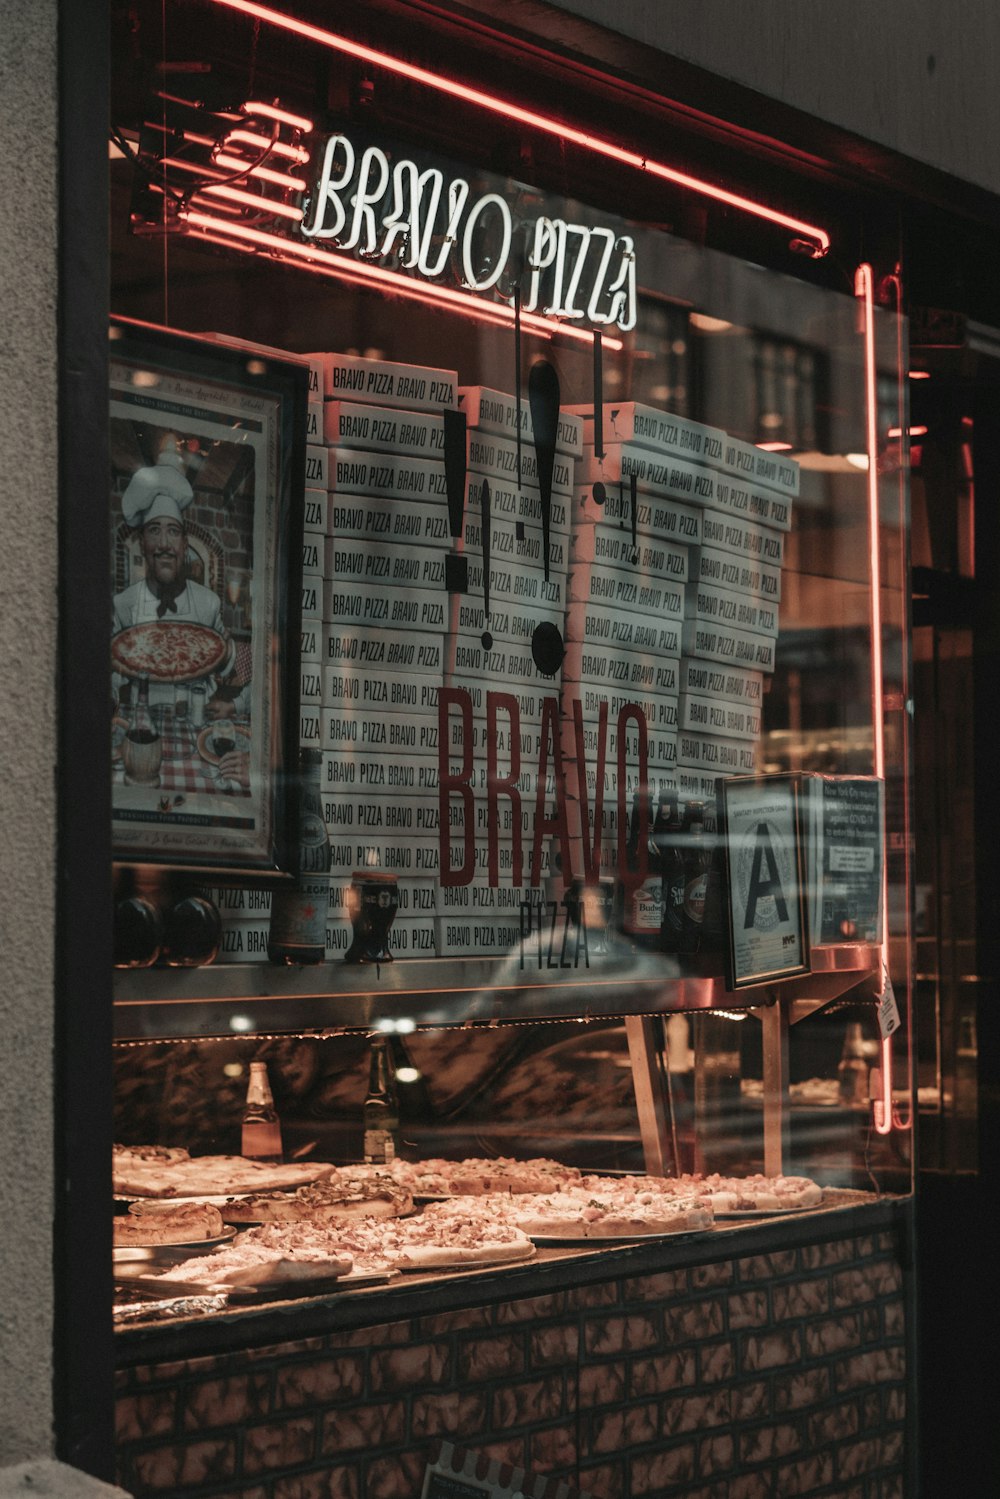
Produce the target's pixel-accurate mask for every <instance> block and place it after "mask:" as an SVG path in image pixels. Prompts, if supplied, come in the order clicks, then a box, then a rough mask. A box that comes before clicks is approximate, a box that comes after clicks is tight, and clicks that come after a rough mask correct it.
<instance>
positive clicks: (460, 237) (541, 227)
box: [301, 134, 636, 332]
mask: <svg viewBox="0 0 1000 1499" xmlns="http://www.w3.org/2000/svg"><path fill="white" fill-rule="evenodd" d="M301 233H302V234H303V235H304V236H305V237H306V238H307V239H311V240H329V241H332V242H333V244H334V245H335V247H336V248H337V249H338V250H340V251H342V252H344V253H346V254H350V255H352V256H354V257H356V258H358V259H360V260H364V261H380V262H383V263H385V262H389V263H390V264H392V263H395V264H396V265H397V266H398V268H399V270H401V271H403V272H409V273H411V274H415V275H417V276H420V277H422V278H424V279H425V280H427V281H431V282H434V281H439V280H442V279H448V280H451V281H452V282H458V283H459V284H460V285H461V286H463V287H464V288H465V289H466V290H467V291H471V292H475V293H479V294H486V293H492V294H493V296H494V297H495V298H497V299H499V300H502V301H504V302H507V303H510V302H512V300H513V288H514V286H515V285H516V284H518V283H519V282H520V281H521V278H522V275H523V274H524V273H525V272H526V273H527V287H526V291H525V295H524V298H523V302H522V306H523V309H524V311H525V312H529V313H531V312H541V313H542V314H543V315H545V316H548V317H553V318H560V319H562V318H568V319H580V320H582V319H586V321H587V322H589V323H591V324H594V325H596V326H605V327H616V328H618V329H620V330H621V331H622V332H627V331H628V330H629V329H630V328H634V327H635V322H636V296H635V287H636V281H635V242H634V240H633V239H632V236H631V235H629V234H625V233H619V232H617V231H616V230H615V229H611V228H608V227H606V226H604V225H594V226H590V225H587V224H578V223H569V222H567V221H566V220H565V219H562V218H550V217H548V216H546V215H544V214H540V215H538V216H537V217H535V218H533V219H519V218H517V217H516V216H515V211H514V209H513V208H512V206H511V204H510V203H509V202H508V199H507V196H506V195H505V194H503V193H500V192H496V191H488V192H481V193H479V194H478V195H477V194H475V193H474V192H473V190H472V187H471V185H470V183H469V182H468V181H467V180H466V178H464V177H459V176H453V177H451V178H450V179H446V177H445V173H444V172H443V171H442V169H441V168H440V167H439V166H436V165H430V166H421V165H420V164H418V162H416V161H414V160H413V159H411V158H409V157H397V158H396V159H395V160H392V159H391V158H390V156H389V155H388V154H387V153H386V152H385V151H384V150H383V149H382V148H381V146H377V145H366V146H365V147H363V148H362V149H357V148H356V147H355V145H354V143H353V142H352V141H351V140H350V139H349V138H348V137H347V136H346V135H343V134H337V135H331V136H330V137H329V138H328V140H327V142H326V145H325V148H324V151H323V159H322V164H321V166H320V168H319V173H318V177H317V182H316V188H315V192H314V194H313V195H312V202H311V211H310V212H309V214H308V215H307V216H306V218H305V219H304V221H303V223H302V225H301Z"/></svg>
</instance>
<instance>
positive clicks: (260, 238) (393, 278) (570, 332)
mask: <svg viewBox="0 0 1000 1499" xmlns="http://www.w3.org/2000/svg"><path fill="white" fill-rule="evenodd" d="M205 191H206V192H208V191H211V189H209V188H206V189H205ZM254 203H255V205H256V206H257V207H260V208H267V207H269V206H271V205H269V202H268V200H267V199H266V198H256V199H254ZM182 217H183V220H184V223H185V224H186V225H187V226H188V228H189V230H190V232H191V233H192V234H194V235H196V236H198V237H200V238H202V239H211V240H212V241H213V243H217V244H218V243H221V242H222V241H221V240H220V238H219V237H220V236H222V235H224V236H225V237H226V238H225V242H226V243H227V244H228V245H229V247H230V248H233V247H234V240H235V241H239V242H241V244H242V245H244V246H248V245H249V246H256V247H258V248H259V249H262V250H274V251H275V252H276V253H277V254H278V255H280V256H282V257H286V258H288V259H293V260H296V261H298V262H299V263H301V264H302V265H304V266H305V267H306V268H307V269H308V270H312V271H316V272H318V273H319V274H320V275H324V276H333V277H335V278H337V279H338V280H342V281H353V282H355V283H357V284H360V285H362V286H368V287H372V286H381V287H383V288H384V289H385V290H386V291H390V292H394V293H398V294H399V295H400V296H404V297H409V298H411V299H412V300H413V301H417V302H425V303H427V304H428V305H429V306H431V307H438V308H440V307H442V306H443V307H447V308H450V309H451V310H452V311H455V312H462V313H465V314H466V315H467V316H469V317H473V318H476V319H478V320H480V321H482V322H488V323H501V324H503V325H504V326H505V327H512V326H513V324H514V309H513V307H510V306H508V305H507V303H506V302H485V301H481V300H480V299H479V298H478V297H473V296H469V295H468V294H467V293H466V292H461V291H457V290H455V289H454V288H452V287H450V286H424V285H423V284H422V283H421V282H419V281H413V280H411V279H410V277H408V276H400V275H399V274H398V273H397V272H396V271H387V270H385V269H384V268H383V267H382V266H377V265H366V264H365V263H364V262H362V261H353V260H345V259H343V258H341V257H340V256H336V255H330V254H328V253H327V252H326V251H325V250H319V249H316V248H314V247H313V246H311V245H300V244H298V243H296V241H295V240H289V239H283V238H282V237H281V236H280V235H278V234H269V233H268V232H267V230H265V229H256V228H253V227H252V226H250V225H249V224H240V223H231V222H229V221H228V220H226V219H218V218H214V217H213V216H212V215H210V214H207V213H200V212H195V211H194V210H190V211H188V212H187V213H184V214H183V215H182ZM521 326H522V328H524V329H525V330H526V331H527V332H530V333H537V334H539V335H541V336H543V337H545V338H551V337H552V336H553V335H554V334H562V335H563V337H565V338H572V339H577V340H578V341H580V342H581V343H585V344H587V345H590V344H592V343H593V340H594V335H593V333H592V332H591V331H590V330H589V329H583V328H574V327H573V326H572V324H569V323H561V322H559V321H557V320H556V319H555V318H546V317H539V316H537V314H535V313H533V312H522V313H521ZM604 347H605V348H606V349H615V350H618V349H621V348H622V341H621V339H620V338H609V337H607V336H606V335H605V336H604Z"/></svg>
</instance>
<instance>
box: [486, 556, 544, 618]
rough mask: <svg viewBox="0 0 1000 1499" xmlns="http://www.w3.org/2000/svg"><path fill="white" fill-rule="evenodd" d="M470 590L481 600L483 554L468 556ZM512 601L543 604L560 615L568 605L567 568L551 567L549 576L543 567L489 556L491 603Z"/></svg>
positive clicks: (527, 605)
mask: <svg viewBox="0 0 1000 1499" xmlns="http://www.w3.org/2000/svg"><path fill="white" fill-rule="evenodd" d="M468 563H469V587H468V593H469V594H471V595H472V597H473V598H475V599H478V600H480V601H481V600H482V599H483V597H484V595H483V581H484V577H485V570H484V567H483V561H482V558H481V557H476V556H475V555H473V556H471V557H469V559H468ZM494 604H501V605H502V604H510V605H514V606H517V607H519V608H521V609H524V608H532V609H533V608H536V607H538V608H541V609H545V610H547V611H550V612H551V611H555V613H556V614H557V615H559V614H560V613H561V611H562V610H563V609H564V608H565V606H566V572H565V569H563V570H562V571H559V570H558V569H556V568H550V569H549V576H548V579H546V578H545V576H544V574H543V571H542V568H541V567H540V566H539V567H534V568H530V569H529V568H527V567H525V566H523V565H522V564H521V563H519V562H517V561H513V562H510V561H508V562H500V561H497V559H496V558H495V557H492V556H491V558H490V607H491V608H492V607H493V605H494Z"/></svg>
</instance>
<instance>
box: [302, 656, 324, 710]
mask: <svg viewBox="0 0 1000 1499" xmlns="http://www.w3.org/2000/svg"><path fill="white" fill-rule="evenodd" d="M322 701H323V669H322V667H320V666H318V665H317V664H316V662H315V661H303V662H302V663H301V664H300V667H299V702H300V703H301V704H302V705H303V707H305V706H307V705H308V706H311V707H319V705H320V703H321V702H322Z"/></svg>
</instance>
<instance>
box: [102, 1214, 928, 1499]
mask: <svg viewBox="0 0 1000 1499" xmlns="http://www.w3.org/2000/svg"><path fill="white" fill-rule="evenodd" d="M897 1251H898V1234H897V1232H896V1230H895V1229H885V1228H882V1229H878V1230H875V1231H873V1232H871V1233H856V1232H855V1233H852V1234H851V1235H849V1236H846V1237H843V1238H836V1237H833V1238H828V1239H827V1240H826V1241H825V1242H813V1243H799V1244H795V1245H792V1246H790V1247H788V1248H785V1249H781V1250H776V1251H773V1252H769V1253H750V1254H746V1255H740V1256H736V1255H734V1256H733V1257H732V1258H728V1259H723V1260H720V1261H717V1262H715V1263H711V1264H701V1265H697V1264H695V1265H688V1266H682V1267H678V1268H674V1269H669V1270H661V1271H656V1270H654V1271H649V1272H645V1271H644V1273H641V1274H635V1275H629V1274H620V1275H619V1276H618V1277H617V1278H614V1279H608V1280H604V1281H598V1282H596V1283H592V1284H587V1285H577V1286H566V1287H565V1288H563V1289H557V1290H551V1291H547V1292H546V1293H545V1294H542V1295H535V1296H529V1297H526V1298H524V1299H520V1300H508V1301H499V1302H496V1303H495V1304H493V1305H490V1306H472V1307H457V1308H455V1309H453V1310H442V1311H437V1312H433V1313H430V1314H421V1315H414V1316H412V1317H405V1318H403V1319H401V1320H395V1321H392V1322H385V1323H382V1324H380V1325H377V1326H371V1327H361V1328H354V1329H350V1330H339V1331H330V1332H325V1333H322V1334H318V1335H316V1336H311V1337H304V1338H298V1339H296V1340H289V1341H282V1342H270V1343H269V1344H268V1346H264V1347H259V1348H253V1349H251V1350H249V1351H248V1350H245V1349H239V1350H236V1351H231V1352H222V1353H217V1354H212V1355H207V1356H203V1357H194V1358H188V1359H184V1360H182V1361H175V1362H160V1363H145V1364H137V1365H135V1366H133V1367H130V1368H127V1369H122V1370H121V1371H120V1374H119V1393H118V1440H119V1481H120V1482H121V1483H122V1485H123V1486H124V1487H125V1488H127V1489H129V1490H130V1491H131V1492H132V1493H133V1494H135V1495H137V1496H141V1495H160V1496H163V1495H178V1496H191V1499H195V1496H198V1499H202V1496H204V1499H208V1496H213V1499H223V1496H225V1499H416V1496H418V1495H419V1493H420V1486H421V1480H422V1476H423V1471H424V1464H425V1462H426V1461H427V1460H428V1455H429V1451H430V1446H431V1443H432V1441H433V1439H434V1438H435V1437H445V1438H447V1439H449V1440H452V1441H454V1442H456V1443H458V1444H460V1445H461V1446H463V1447H466V1448H472V1449H473V1450H475V1451H476V1452H482V1453H486V1454H488V1455H489V1456H490V1457H494V1458H497V1459H499V1460H500V1461H504V1462H510V1463H513V1464H515V1465H518V1466H522V1467H526V1468H529V1469H532V1470H534V1471H536V1472H539V1473H551V1474H553V1475H556V1476H559V1477H564V1478H567V1479H569V1480H571V1481H572V1482H575V1483H577V1484H579V1485H580V1487H582V1488H586V1489H589V1490H590V1491H591V1492H592V1493H593V1495H594V1496H595V1499H632V1496H636V1499H638V1496H640V1495H657V1496H661V1495H662V1496H665V1499H666V1496H669V1499H675V1496H676V1499H770V1496H784V1495H816V1496H820V1495H823V1496H828V1499H833V1496H837V1499H903V1496H904V1494H905V1482H904V1471H905V1465H904V1431H905V1417H906V1385H905V1376H906V1357H905V1344H904V1337H905V1331H906V1328H905V1301H904V1293H903V1277H902V1270H901V1266H900V1263H899V1256H898V1252H897ZM611 1263H613V1262H610V1261H609V1266H610V1264H611ZM494 1285H495V1283H494ZM397 1304H398V1303H397Z"/></svg>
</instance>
